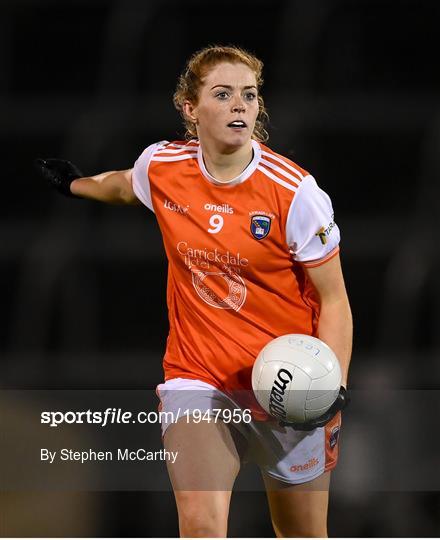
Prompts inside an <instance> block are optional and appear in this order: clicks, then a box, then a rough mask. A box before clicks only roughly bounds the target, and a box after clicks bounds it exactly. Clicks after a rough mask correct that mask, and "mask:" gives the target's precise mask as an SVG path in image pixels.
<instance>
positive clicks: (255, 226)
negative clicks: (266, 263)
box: [251, 214, 272, 240]
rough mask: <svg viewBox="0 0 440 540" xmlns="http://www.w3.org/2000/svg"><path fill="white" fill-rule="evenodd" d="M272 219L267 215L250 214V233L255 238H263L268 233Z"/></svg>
mask: <svg viewBox="0 0 440 540" xmlns="http://www.w3.org/2000/svg"><path fill="white" fill-rule="evenodd" d="M271 223H272V219H271V218H270V217H269V216H263V215H260V214H258V215H255V216H251V233H252V236H253V237H254V238H256V239H257V240H263V238H266V236H267V235H268V234H269V231H270V226H271Z"/></svg>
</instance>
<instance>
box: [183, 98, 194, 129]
mask: <svg viewBox="0 0 440 540" xmlns="http://www.w3.org/2000/svg"><path fill="white" fill-rule="evenodd" d="M183 113H184V115H185V117H186V118H188V120H189V121H190V122H192V123H193V124H197V114H196V106H195V105H193V104H192V103H191V101H189V100H188V99H185V101H184V102H183Z"/></svg>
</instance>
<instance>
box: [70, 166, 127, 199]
mask: <svg viewBox="0 0 440 540" xmlns="http://www.w3.org/2000/svg"><path fill="white" fill-rule="evenodd" d="M70 190H71V192H72V193H73V194H74V195H77V196H78V197H83V198H85V199H93V200H95V201H101V202H106V203H110V204H136V203H137V198H136V196H135V194H134V192H133V188H132V186H131V171H130V170H128V171H109V172H105V173H101V174H97V175H95V176H90V177H84V178H78V179H77V180H74V181H73V182H72V183H71V184H70Z"/></svg>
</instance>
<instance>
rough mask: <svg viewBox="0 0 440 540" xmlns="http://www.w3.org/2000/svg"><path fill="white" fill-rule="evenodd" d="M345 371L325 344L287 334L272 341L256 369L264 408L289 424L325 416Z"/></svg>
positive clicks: (254, 376) (258, 394) (257, 391)
mask: <svg viewBox="0 0 440 540" xmlns="http://www.w3.org/2000/svg"><path fill="white" fill-rule="evenodd" d="M340 386H341V368H340V365H339V361H338V359H337V357H336V355H335V353H334V352H333V351H332V350H331V349H330V347H329V346H328V345H326V344H325V343H324V342H323V341H321V340H320V339H318V338H315V337H312V336H306V335H303V334H286V335H284V336H280V337H278V338H276V339H273V340H272V341H270V342H269V343H268V344H267V345H266V346H265V347H263V349H262V350H261V351H260V353H259V354H258V356H257V358H256V360H255V363H254V366H253V369H252V388H253V391H254V394H255V397H256V398H257V401H258V403H259V404H260V405H261V407H262V408H263V409H264V410H265V411H266V412H267V413H269V414H270V415H272V416H274V417H276V418H277V419H279V420H283V421H285V422H307V421H308V420H312V419H314V418H317V417H318V416H321V415H322V414H324V413H325V412H326V411H327V410H328V409H329V408H330V407H331V406H332V404H333V403H334V401H335V400H336V398H337V397H338V393H339V388H340Z"/></svg>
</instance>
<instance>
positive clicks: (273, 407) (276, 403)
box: [269, 368, 293, 420]
mask: <svg viewBox="0 0 440 540" xmlns="http://www.w3.org/2000/svg"><path fill="white" fill-rule="evenodd" d="M292 380H293V375H292V373H290V371H288V370H287V369H284V368H281V369H280V370H279V371H278V373H277V376H276V379H275V381H274V383H273V385H272V390H271V391H270V397H269V412H270V414H272V415H273V416H276V417H277V418H282V419H284V420H285V419H286V415H287V413H286V403H285V400H286V390H287V386H288V384H289V383H291V382H292Z"/></svg>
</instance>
